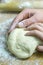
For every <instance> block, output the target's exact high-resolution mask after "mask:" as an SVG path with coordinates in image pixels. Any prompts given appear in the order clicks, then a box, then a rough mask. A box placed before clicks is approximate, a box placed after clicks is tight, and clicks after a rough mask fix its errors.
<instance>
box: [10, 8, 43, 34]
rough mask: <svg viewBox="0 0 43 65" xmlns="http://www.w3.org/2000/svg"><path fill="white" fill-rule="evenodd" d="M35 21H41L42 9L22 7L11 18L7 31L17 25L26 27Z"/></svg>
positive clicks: (42, 16)
mask: <svg viewBox="0 0 43 65" xmlns="http://www.w3.org/2000/svg"><path fill="white" fill-rule="evenodd" d="M35 22H43V9H24V10H23V11H22V12H20V13H19V14H18V15H17V16H16V18H15V19H14V20H13V22H12V25H11V28H10V30H9V33H10V32H11V31H12V30H13V29H14V28H15V27H16V26H17V25H18V27H27V26H29V25H30V24H32V23H35Z"/></svg>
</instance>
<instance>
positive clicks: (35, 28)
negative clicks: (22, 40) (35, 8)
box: [26, 23, 43, 52]
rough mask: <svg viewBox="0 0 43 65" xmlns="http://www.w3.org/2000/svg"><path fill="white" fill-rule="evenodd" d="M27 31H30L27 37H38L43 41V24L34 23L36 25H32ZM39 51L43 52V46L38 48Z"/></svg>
mask: <svg viewBox="0 0 43 65" xmlns="http://www.w3.org/2000/svg"><path fill="white" fill-rule="evenodd" d="M26 30H29V32H28V33H26V35H34V36H37V37H38V38H40V39H41V40H42V41H43V23H34V24H32V25H30V26H29V27H27V29H26ZM37 50H39V51H42V52H43V46H38V47H37Z"/></svg>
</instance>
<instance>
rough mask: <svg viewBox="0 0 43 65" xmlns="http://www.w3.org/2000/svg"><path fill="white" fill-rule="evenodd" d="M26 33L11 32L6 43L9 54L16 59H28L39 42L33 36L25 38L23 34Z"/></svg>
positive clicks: (20, 30) (17, 30)
mask: <svg viewBox="0 0 43 65" xmlns="http://www.w3.org/2000/svg"><path fill="white" fill-rule="evenodd" d="M27 32H28V31H24V29H18V28H17V29H15V30H13V31H12V32H11V33H10V35H9V37H8V41H7V45H8V49H9V51H10V52H11V53H13V54H14V55H15V56H17V57H18V58H23V59H24V58H28V57H30V56H31V55H32V54H33V53H34V51H35V49H36V47H37V45H39V44H40V42H41V41H40V40H39V39H38V38H36V37H33V36H25V33H27Z"/></svg>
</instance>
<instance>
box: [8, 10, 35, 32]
mask: <svg viewBox="0 0 43 65" xmlns="http://www.w3.org/2000/svg"><path fill="white" fill-rule="evenodd" d="M35 11H36V9H24V10H23V11H22V12H21V13H20V14H18V15H17V17H16V18H15V19H14V20H13V23H12V26H11V28H10V30H9V32H11V31H12V30H13V29H14V28H15V27H16V25H17V24H18V22H20V21H22V20H24V19H27V18H29V17H31V16H32V15H33V14H34V13H35Z"/></svg>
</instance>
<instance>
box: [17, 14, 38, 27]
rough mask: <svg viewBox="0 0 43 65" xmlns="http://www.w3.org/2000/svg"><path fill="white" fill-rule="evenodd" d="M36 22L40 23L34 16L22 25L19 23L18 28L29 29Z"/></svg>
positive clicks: (22, 22)
mask: <svg viewBox="0 0 43 65" xmlns="http://www.w3.org/2000/svg"><path fill="white" fill-rule="evenodd" d="M35 22H38V20H37V19H36V18H35V15H34V16H32V17H31V18H29V19H26V20H23V21H21V22H20V23H18V27H27V26H29V25H31V24H32V23H35Z"/></svg>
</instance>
